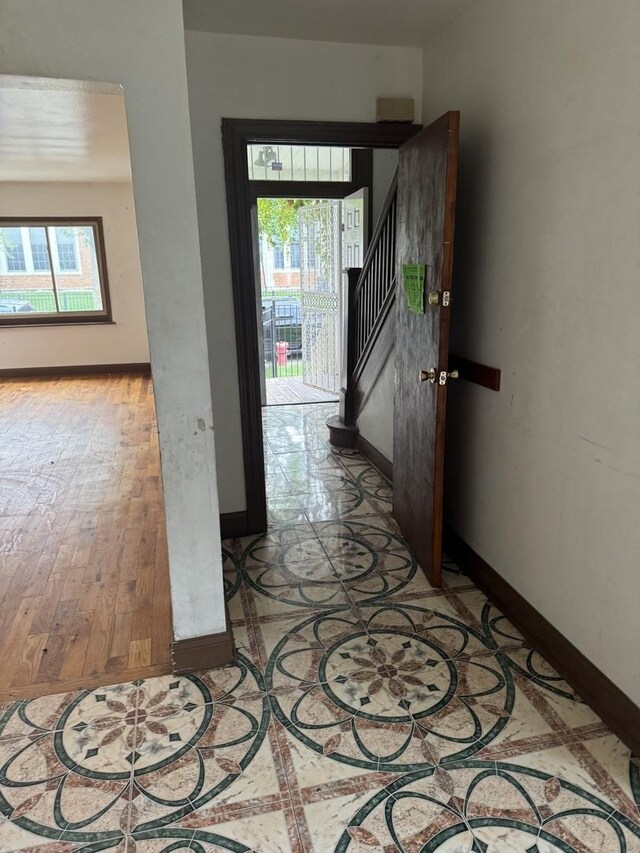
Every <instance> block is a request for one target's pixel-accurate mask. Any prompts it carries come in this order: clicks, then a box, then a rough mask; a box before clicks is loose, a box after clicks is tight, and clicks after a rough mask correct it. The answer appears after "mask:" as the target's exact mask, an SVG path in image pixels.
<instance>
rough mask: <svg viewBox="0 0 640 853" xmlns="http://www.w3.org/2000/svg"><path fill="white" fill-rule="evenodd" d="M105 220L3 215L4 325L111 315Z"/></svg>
mask: <svg viewBox="0 0 640 853" xmlns="http://www.w3.org/2000/svg"><path fill="white" fill-rule="evenodd" d="M103 247H104V238H103V233H102V220H101V219H100V218H95V219H55V220H46V219H43V220H36V219H28V220H10V219H0V324H2V325H12V324H16V325H20V324H22V325H25V324H26V325H32V324H34V323H56V322H57V323H60V322H64V323H67V322H74V321H76V322H101V321H102V322H104V321H108V320H110V319H111V315H110V308H109V293H108V290H107V273H106V265H105V259H104V248H103Z"/></svg>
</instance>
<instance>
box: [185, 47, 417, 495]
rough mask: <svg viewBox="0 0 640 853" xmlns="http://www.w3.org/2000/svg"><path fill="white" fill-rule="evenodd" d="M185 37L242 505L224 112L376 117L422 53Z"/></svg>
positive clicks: (221, 410)
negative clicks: (383, 98) (379, 103)
mask: <svg viewBox="0 0 640 853" xmlns="http://www.w3.org/2000/svg"><path fill="white" fill-rule="evenodd" d="M185 38H186V50H187V69H188V77H189V100H190V106H191V132H192V137H193V151H194V165H195V173H196V187H197V197H198V218H199V223H200V241H201V246H202V271H203V277H204V287H205V305H206V313H207V330H208V338H209V349H210V356H211V362H212V364H215V365H216V369H215V371H213V372H212V377H211V378H212V381H213V399H214V412H215V416H216V419H219V428H218V435H217V440H218V449H219V453H218V485H219V489H220V507H221V511H222V512H234V511H238V510H242V509H244V508H245V494H244V471H243V462H242V441H241V435H240V405H239V399H238V374H237V362H236V353H235V333H234V321H233V295H232V290H231V271H230V261H229V237H228V228H227V210H226V199H225V184H224V172H223V159H222V145H221V141H220V120H221V118H222V117H223V116H224V117H229V118H234V117H235V118H282V119H317V120H322V121H375V99H376V96H378V95H388V96H394V95H397V96H402V95H406V96H409V97H414V98H415V99H416V103H417V104H418V105H419V104H420V101H421V53H420V51H419V50H416V49H412V48H390V47H372V46H370V45H347V44H329V43H320V42H311V41H296V40H292V39H269V38H258V37H248V36H246V37H245V36H230V35H220V34H216V33H203V32H187V33H186V34H185ZM418 120H419V116H418ZM248 321H249V320H248Z"/></svg>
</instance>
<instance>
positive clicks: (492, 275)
mask: <svg viewBox="0 0 640 853" xmlns="http://www.w3.org/2000/svg"><path fill="white" fill-rule="evenodd" d="M638 45H640V4H638V2H637V0H616V2H614V3H602V2H600V0H564V2H563V3H558V2H556V0H536V2H535V3H512V2H510V0H483V2H482V3H477V4H475V5H474V6H473V8H472V9H471V10H470V11H469V12H468V13H467V14H466V15H465V16H463V17H462V18H460V19H458V20H457V21H456V22H455V23H454V24H453V25H452V26H450V27H449V28H448V29H446V30H445V31H444V32H442V33H441V34H440V35H439V36H437V37H436V38H434V39H433V40H432V41H430V42H429V43H428V44H427V45H426V47H425V52H424V108H423V116H424V118H425V119H429V120H430V119H433V118H435V117H436V116H437V115H438V114H440V113H441V112H443V111H444V110H445V109H449V108H453V109H456V108H457V109H460V110H461V137H462V150H461V172H460V194H459V201H458V205H459V206H458V211H459V216H458V223H457V234H456V241H457V253H456V262H455V268H454V286H455V303H454V309H455V313H454V322H455V349H456V350H457V351H458V352H459V353H460V354H461V355H465V356H469V357H471V358H474V359H476V360H478V361H481V362H484V363H487V364H491V365H495V366H498V367H500V368H501V369H502V389H501V391H500V392H499V393H498V394H496V393H492V392H490V391H487V390H484V389H482V388H480V387H477V386H471V385H466V384H464V383H460V384H459V385H458V386H457V387H456V386H455V385H452V387H451V390H450V396H449V399H450V415H451V417H450V429H449V434H448V454H447V495H446V497H447V507H448V515H449V519H450V521H451V522H452V523H453V526H454V528H455V529H456V531H457V532H458V533H460V534H461V535H462V537H463V538H464V539H465V540H466V541H467V542H469V544H470V545H471V546H472V547H473V548H474V549H475V550H476V551H478V552H479V553H480V554H481V556H482V557H484V559H485V560H487V561H488V562H489V563H490V564H491V565H492V566H493V567H494V568H495V569H496V570H497V571H498V572H499V573H500V574H501V575H502V576H503V577H504V578H506V579H507V580H508V581H509V582H510V583H511V584H512V585H513V586H514V587H515V588H516V589H517V590H518V591H519V592H520V593H522V595H524V597H525V598H526V599H527V600H528V601H530V602H531V604H533V605H534V607H536V608H537V609H538V610H540V611H541V612H542V614H543V615H544V616H546V617H547V618H548V619H549V620H550V621H551V622H552V623H553V624H554V625H555V626H556V627H557V628H559V629H560V631H562V633H563V634H565V636H567V637H568V638H569V639H570V640H571V641H572V642H573V643H574V644H575V645H577V646H578V648H579V649H580V650H581V651H582V652H583V653H584V654H585V655H587V657H588V658H589V659H590V660H592V661H593V662H594V663H595V664H596V665H597V666H598V667H599V668H600V669H601V670H602V671H604V672H605V673H606V674H607V675H608V676H609V677H610V678H611V679H612V680H613V681H614V682H615V683H616V684H617V685H618V686H619V687H620V688H621V689H622V690H623V691H625V692H626V693H627V694H628V695H629V696H630V697H631V698H632V699H633V700H635V701H636V702H640V668H639V667H638V654H637V650H638V602H639V601H640V570H639V568H638V554H640V524H639V523H638V519H639V508H640V331H639V330H640V239H638V235H639V234H640V183H639V181H640V177H639V176H640V111H638V109H637V106H638V103H639V101H640V50H639V49H638Z"/></svg>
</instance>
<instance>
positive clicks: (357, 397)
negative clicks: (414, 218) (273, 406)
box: [327, 172, 398, 447]
mask: <svg viewBox="0 0 640 853" xmlns="http://www.w3.org/2000/svg"><path fill="white" fill-rule="evenodd" d="M397 192H398V175H397V172H396V174H395V175H394V178H393V181H392V182H391V186H390V187H389V192H388V194H387V198H386V200H385V203H384V206H383V208H382V212H381V214H380V218H379V219H378V223H377V225H376V228H375V231H374V232H373V236H372V238H371V242H370V243H369V248H368V250H367V253H366V255H365V258H364V262H363V265H362V268H351V269H349V270H348V271H347V293H346V294H345V295H344V302H343V304H345V305H346V306H347V310H346V311H345V312H344V326H343V335H342V337H343V348H344V349H343V358H342V377H341V388H340V414H339V415H337V416H334V417H332V418H329V419H328V420H327V426H328V427H329V440H330V441H331V444H333V445H335V446H337V447H353V446H354V445H355V443H356V441H357V436H358V428H357V426H356V422H357V419H358V415H359V413H360V412H361V411H362V408H363V406H364V404H365V403H366V401H367V399H368V397H369V394H370V393H371V389H372V388H373V386H374V384H375V381H376V379H377V378H378V375H379V373H380V370H381V369H382V366H383V365H384V363H385V361H386V359H387V357H388V356H389V353H390V352H391V349H392V347H393V340H394V331H395V323H394V316H393V307H394V303H395V294H396V203H397Z"/></svg>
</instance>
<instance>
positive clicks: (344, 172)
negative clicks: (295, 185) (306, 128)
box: [247, 145, 352, 182]
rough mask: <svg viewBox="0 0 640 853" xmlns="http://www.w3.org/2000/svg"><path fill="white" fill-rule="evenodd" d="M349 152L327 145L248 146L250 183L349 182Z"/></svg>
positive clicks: (350, 167)
mask: <svg viewBox="0 0 640 853" xmlns="http://www.w3.org/2000/svg"><path fill="white" fill-rule="evenodd" d="M351 150H352V149H350V148H341V147H335V146H328V145H248V146H247V167H248V170H249V180H250V181H341V182H348V181H351V172H352V166H351Z"/></svg>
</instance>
